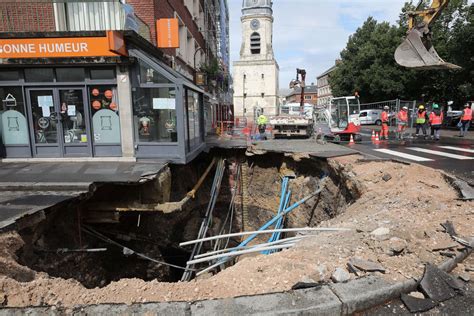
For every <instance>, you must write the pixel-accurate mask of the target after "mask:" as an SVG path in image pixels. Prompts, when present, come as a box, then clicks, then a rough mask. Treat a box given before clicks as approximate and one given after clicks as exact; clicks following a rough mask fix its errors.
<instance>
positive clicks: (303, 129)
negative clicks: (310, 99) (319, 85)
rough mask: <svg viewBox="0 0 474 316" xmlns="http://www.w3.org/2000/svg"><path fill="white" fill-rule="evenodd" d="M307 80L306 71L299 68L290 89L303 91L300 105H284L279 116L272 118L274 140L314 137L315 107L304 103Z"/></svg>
mask: <svg viewBox="0 0 474 316" xmlns="http://www.w3.org/2000/svg"><path fill="white" fill-rule="evenodd" d="M300 78H301V79H300ZM305 79H306V70H304V69H300V68H297V69H296V79H294V80H291V82H290V89H294V88H296V87H299V88H300V89H301V96H300V103H289V104H286V105H283V106H281V108H280V114H279V115H278V116H274V117H270V125H271V126H272V127H273V137H274V138H281V137H304V138H309V137H311V136H312V135H313V125H314V121H313V105H311V104H308V103H304V88H305Z"/></svg>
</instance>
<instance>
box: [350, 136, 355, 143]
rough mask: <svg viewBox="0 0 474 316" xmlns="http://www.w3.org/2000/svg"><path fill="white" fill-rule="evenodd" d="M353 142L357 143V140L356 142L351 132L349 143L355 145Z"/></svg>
mask: <svg viewBox="0 0 474 316" xmlns="http://www.w3.org/2000/svg"><path fill="white" fill-rule="evenodd" d="M353 144H355V142H354V137H353V136H352V134H351V138H350V140H349V145H353Z"/></svg>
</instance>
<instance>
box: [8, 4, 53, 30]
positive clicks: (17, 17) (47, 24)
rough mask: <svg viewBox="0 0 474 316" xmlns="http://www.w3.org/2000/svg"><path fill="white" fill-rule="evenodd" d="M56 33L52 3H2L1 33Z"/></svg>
mask: <svg viewBox="0 0 474 316" xmlns="http://www.w3.org/2000/svg"><path fill="white" fill-rule="evenodd" d="M52 31H56V26H55V21H54V9H53V4H52V3H21V2H0V32H52Z"/></svg>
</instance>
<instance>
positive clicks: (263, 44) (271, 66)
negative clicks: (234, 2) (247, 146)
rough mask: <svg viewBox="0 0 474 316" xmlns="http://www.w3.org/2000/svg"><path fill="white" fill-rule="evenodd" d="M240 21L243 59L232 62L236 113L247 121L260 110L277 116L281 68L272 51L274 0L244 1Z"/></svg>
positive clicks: (241, 56) (241, 57)
mask: <svg viewBox="0 0 474 316" xmlns="http://www.w3.org/2000/svg"><path fill="white" fill-rule="evenodd" d="M241 24H242V46H241V49H240V60H239V61H236V62H234V64H233V72H234V73H233V82H234V110H235V115H236V116H238V117H244V118H245V119H246V120H253V118H254V116H255V115H256V113H257V112H258V113H262V112H263V113H264V114H265V115H267V116H271V115H276V114H277V109H278V103H279V97H278V91H279V67H278V63H277V62H276V60H275V57H274V54H273V43H272V41H273V10H272V1H271V0H245V1H243V7H242V17H241Z"/></svg>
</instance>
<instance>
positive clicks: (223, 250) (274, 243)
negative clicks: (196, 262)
mask: <svg viewBox="0 0 474 316" xmlns="http://www.w3.org/2000/svg"><path fill="white" fill-rule="evenodd" d="M306 237H310V235H309V236H296V237H291V238H286V239H280V240H277V241H273V242H269V243H265V244H257V245H251V246H244V247H233V248H226V249H221V250H216V251H211V252H206V253H202V254H200V255H196V256H194V258H193V259H199V258H204V257H207V256H212V255H217V254H219V253H223V252H229V251H234V250H244V249H251V248H259V247H267V246H273V245H278V244H284V243H286V242H290V241H299V240H301V239H303V238H306Z"/></svg>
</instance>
